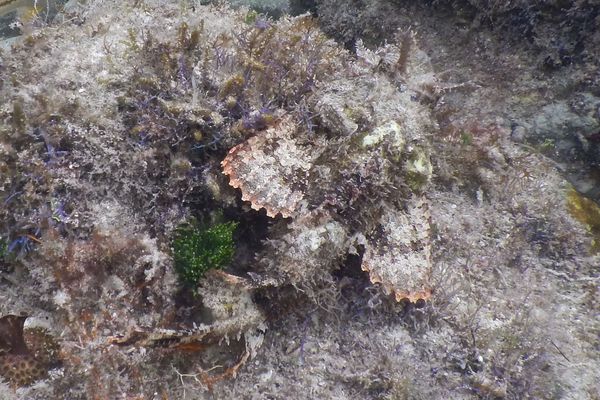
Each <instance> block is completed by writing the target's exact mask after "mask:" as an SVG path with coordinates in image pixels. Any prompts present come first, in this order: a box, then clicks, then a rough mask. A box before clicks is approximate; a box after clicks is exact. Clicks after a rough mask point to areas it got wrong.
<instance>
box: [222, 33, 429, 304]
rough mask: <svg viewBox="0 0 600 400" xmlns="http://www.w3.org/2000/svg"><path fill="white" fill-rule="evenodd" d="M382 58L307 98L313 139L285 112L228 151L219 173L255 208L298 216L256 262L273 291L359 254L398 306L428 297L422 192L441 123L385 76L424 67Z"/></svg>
mask: <svg viewBox="0 0 600 400" xmlns="http://www.w3.org/2000/svg"><path fill="white" fill-rule="evenodd" d="M409 39H410V40H413V39H412V37H410V36H409ZM411 47H413V48H414V46H412V43H411ZM364 52H366V50H365V51H363V53H364ZM379 57H380V60H379V61H378V62H377V63H373V62H371V63H370V62H369V61H370V60H371V59H369V60H365V59H361V58H360V55H359V59H358V60H356V61H355V62H354V64H353V65H351V67H350V68H351V70H352V71H353V76H351V77H349V76H347V75H342V76H339V77H332V79H330V80H329V81H328V82H326V83H321V84H320V87H319V89H318V90H317V91H316V93H314V94H313V96H312V97H311V99H309V102H310V107H311V109H312V110H313V111H314V113H315V114H316V115H317V116H318V122H319V124H318V125H317V127H316V129H315V130H312V131H311V130H309V129H307V128H306V126H305V125H304V124H303V123H302V118H301V117H300V116H298V115H293V113H289V112H285V111H281V113H280V118H279V122H278V123H276V124H274V125H273V126H272V127H270V128H269V129H267V130H263V131H260V132H257V133H255V135H254V136H252V137H250V138H249V139H247V140H246V141H245V142H243V143H241V144H239V145H237V146H235V147H234V148H232V149H231V150H230V151H229V154H228V155H227V156H226V157H225V159H224V160H223V162H222V163H221V165H222V169H223V173H224V174H225V175H227V176H228V177H229V180H230V185H231V186H233V187H235V188H238V189H240V190H241V193H242V200H244V201H248V202H250V205H251V207H252V208H253V209H255V210H260V209H264V210H266V214H267V216H269V217H273V218H274V217H276V216H277V215H281V216H282V217H284V218H291V222H289V224H288V225H287V229H286V230H285V231H283V233H280V234H279V235H277V234H275V233H272V234H271V235H270V237H269V240H267V242H266V245H265V249H264V251H263V252H262V253H261V254H259V255H258V260H257V261H258V269H259V270H260V271H261V272H262V273H263V274H264V276H267V277H268V279H267V280H270V281H271V282H272V283H271V284H274V285H283V284H292V285H294V286H297V287H306V286H310V285H311V283H312V282H317V281H319V278H320V277H322V278H325V277H326V275H327V274H329V273H330V272H331V270H332V269H334V268H335V267H337V266H338V265H339V264H340V263H341V262H342V260H343V258H344V257H345V255H347V254H348V253H353V252H354V253H357V252H360V253H361V256H362V269H363V270H364V271H366V272H367V273H368V274H369V278H370V280H371V282H373V283H375V284H378V285H380V286H381V288H382V289H383V291H384V292H385V293H386V294H388V295H392V296H393V297H394V298H395V299H396V300H397V301H400V300H403V299H408V300H409V301H411V302H416V301H417V300H427V299H428V298H429V297H430V296H431V287H430V274H431V269H432V261H431V238H430V216H429V210H428V202H427V199H426V197H425V192H426V189H427V187H428V183H429V180H430V178H431V175H432V166H431V163H430V161H429V152H428V145H427V135H428V133H429V132H432V131H433V123H432V122H431V118H430V116H429V113H428V111H427V110H426V107H424V106H422V105H421V104H420V103H419V102H418V101H416V99H415V97H416V96H415V94H416V92H415V91H412V90H404V91H400V90H398V88H397V86H396V84H395V83H394V79H398V78H396V77H395V78H393V79H392V78H390V76H389V75H386V74H385V73H381V70H382V69H384V70H385V63H388V64H390V66H391V67H392V68H390V69H393V71H394V73H395V74H397V71H398V70H399V69H401V70H402V71H403V73H405V74H409V75H407V76H412V77H413V79H414V78H415V77H418V76H422V75H423V74H424V73H425V72H424V71H422V69H423V63H422V59H420V58H413V59H412V60H411V58H410V55H407V54H405V53H403V51H402V50H401V49H398V48H392V47H389V46H388V47H387V48H383V49H382V50H381V51H380V53H379ZM371 58H373V57H371ZM398 62H402V63H403V68H398V67H397V65H396V64H397V63H398ZM382 64H383V68H382ZM419 72H420V75H419ZM411 73H412V75H410V74H411ZM407 83H409V84H411V82H410V81H408V80H407ZM325 279H326V278H325Z"/></svg>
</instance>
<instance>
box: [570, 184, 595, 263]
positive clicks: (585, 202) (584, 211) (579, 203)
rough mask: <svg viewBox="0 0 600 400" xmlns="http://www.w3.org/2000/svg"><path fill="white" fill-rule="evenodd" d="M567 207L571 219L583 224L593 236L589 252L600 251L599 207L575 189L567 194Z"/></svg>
mask: <svg viewBox="0 0 600 400" xmlns="http://www.w3.org/2000/svg"><path fill="white" fill-rule="evenodd" d="M567 207H568V210H569V213H571V215H572V216H573V218H575V219H576V220H577V221H579V222H581V223H582V224H584V225H585V227H586V229H587V230H588V231H589V232H590V233H591V234H592V235H593V236H594V240H593V241H592V248H591V252H592V253H594V254H596V253H598V252H599V251H600V206H598V204H597V203H596V202H595V201H593V200H591V199H588V198H587V197H585V196H582V195H581V194H579V192H577V191H576V190H575V189H571V190H569V193H568V194H567Z"/></svg>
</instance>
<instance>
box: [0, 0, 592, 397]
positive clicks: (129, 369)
mask: <svg viewBox="0 0 600 400" xmlns="http://www.w3.org/2000/svg"><path fill="white" fill-rule="evenodd" d="M324 4H325V2H321V3H319V5H318V7H317V10H319V9H320V10H321V12H322V14H323V19H322V20H321V21H320V20H317V19H315V18H314V17H313V16H311V15H309V14H302V15H299V16H296V17H290V16H285V15H284V16H281V17H280V18H278V19H273V18H272V17H268V16H265V15H262V14H259V13H257V12H256V11H254V10H250V9H246V8H243V7H242V8H240V9H236V10H233V9H231V8H229V6H228V5H225V4H214V5H201V4H199V2H163V1H154V0H146V1H136V2H133V3H131V4H129V3H125V2H117V1H107V2H89V4H87V5H86V6H85V7H81V8H78V9H76V10H75V9H73V10H72V11H69V13H70V14H61V15H62V17H63V18H58V20H57V21H56V22H55V23H53V24H49V25H45V24H42V25H44V26H36V25H33V26H32V27H30V29H28V30H27V32H25V33H24V34H23V35H22V36H21V37H20V38H19V39H18V40H17V41H16V42H15V43H14V44H12V46H11V47H10V48H8V46H6V47H5V48H4V49H3V50H2V51H1V52H0V203H1V204H2V207H1V208H0V288H1V289H0V376H1V378H0V397H1V398H7V399H17V398H27V399H47V398H65V399H87V398H89V399H113V398H139V399H159V398H161V399H176V398H198V399H201V398H248V399H250V398H252V399H255V398H307V399H308V398H353V399H357V398H359V399H372V398H381V399H393V398H396V399H401V398H407V399H408V398H411V399H412V398H440V399H441V398H513V399H516V398H572V399H579V398H594V397H593V396H595V395H597V394H598V390H599V387H598V386H597V382H596V380H595V377H597V376H598V375H599V374H600V370H599V367H598V365H599V364H598V352H597V346H598V342H597V338H598V334H599V333H600V326H599V323H598V320H597V316H598V307H599V304H600V301H599V297H598V296H599V292H598V273H599V271H598V267H597V265H599V262H600V259H599V256H598V255H597V254H596V253H597V240H598V237H597V224H596V222H597V221H596V219H597V215H598V209H597V206H595V203H594V202H593V201H592V200H589V199H587V198H584V197H578V196H581V195H579V194H577V192H575V191H574V190H573V188H572V186H571V185H570V184H569V183H568V182H567V180H566V179H565V177H564V176H563V175H562V174H561V172H562V169H561V168H560V167H557V164H556V162H555V161H552V160H551V159H549V158H548V157H547V156H546V155H545V154H544V151H543V149H540V148H538V147H536V146H535V145H532V144H526V143H522V142H521V141H517V140H514V139H515V138H514V132H513V131H511V129H510V127H508V128H507V126H506V125H505V124H504V123H503V122H502V121H500V120H497V119H494V118H491V117H489V116H486V118H482V117H481V116H482V114H483V112H481V111H482V110H481V109H480V110H478V111H480V112H479V113H478V112H474V107H473V106H472V104H473V103H472V102H474V100H473V99H470V100H469V102H466V103H465V104H466V105H465V107H464V109H462V110H461V109H458V108H457V107H456V104H457V100H456V99H460V98H463V97H460V96H465V97H468V96H469V95H471V96H474V97H476V98H477V99H481V98H482V95H481V90H480V88H481V86H480V85H478V84H475V83H473V82H467V81H464V82H463V81H450V80H447V79H444V74H443V73H439V72H438V71H436V68H435V66H434V65H435V62H434V61H439V58H437V59H436V58H435V57H434V56H433V55H431V56H430V55H429V54H428V52H426V51H423V50H422V48H427V47H429V46H428V45H427V44H429V45H430V44H431V42H427V39H426V38H423V40H422V39H421V37H420V35H419V33H418V29H414V30H410V29H408V26H400V27H399V28H400V29H398V30H395V29H393V30H392V31H391V33H390V34H389V36H388V37H387V40H386V41H378V40H375V39H374V38H373V37H371V38H369V37H368V35H365V37H364V39H365V40H364V41H363V40H362V39H361V38H356V37H355V38H353V40H352V46H348V44H349V43H348V42H347V43H339V42H336V41H335V40H334V39H332V38H331V37H329V36H327V35H326V34H325V33H324V32H323V30H322V29H321V26H320V25H319V23H320V22H321V23H322V22H323V21H327V14H326V13H325V12H324V11H323V10H325V8H324V7H325V5H324ZM319 7H320V8H319ZM357 9H358V8H357ZM394 28H396V27H394ZM340 32H341V31H340ZM338 39H340V38H339V37H338ZM340 42H344V40H343V39H341V40H340ZM422 42H424V43H425V44H426V45H425V46H423V45H422V44H421V43H422ZM344 44H345V45H346V47H344ZM348 47H350V49H348ZM428 50H430V49H429V48H428ZM432 60H433V61H432ZM457 93H458V94H457ZM446 96H448V97H446ZM452 96H454V97H452ZM446 99H450V100H449V102H450V104H451V105H452V111H449V108H448V105H447V104H448V103H447V102H446Z"/></svg>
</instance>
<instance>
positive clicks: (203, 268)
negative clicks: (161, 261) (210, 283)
mask: <svg viewBox="0 0 600 400" xmlns="http://www.w3.org/2000/svg"><path fill="white" fill-rule="evenodd" d="M237 225H238V224H237V223H236V222H226V223H222V224H215V225H213V226H210V227H199V226H197V224H196V223H188V224H183V225H180V226H179V227H178V228H177V229H176V230H175V235H174V238H173V242H172V248H173V257H174V259H175V269H176V271H177V273H178V274H179V277H180V278H181V280H182V281H183V282H184V283H186V284H188V285H195V284H197V283H198V281H199V280H200V279H202V277H203V276H204V274H205V273H206V272H207V271H209V270H211V269H221V268H223V267H225V266H226V265H227V264H229V263H230V262H231V259H232V258H233V254H234V252H235V243H234V241H233V232H234V231H235V229H236V227H237Z"/></svg>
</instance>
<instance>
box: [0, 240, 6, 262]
mask: <svg viewBox="0 0 600 400" xmlns="http://www.w3.org/2000/svg"><path fill="white" fill-rule="evenodd" d="M7 257H8V244H7V243H6V240H4V238H1V237H0V262H2V261H3V260H6V258H7Z"/></svg>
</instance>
